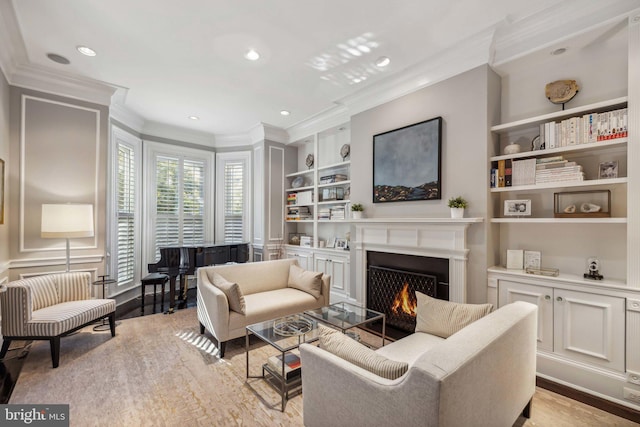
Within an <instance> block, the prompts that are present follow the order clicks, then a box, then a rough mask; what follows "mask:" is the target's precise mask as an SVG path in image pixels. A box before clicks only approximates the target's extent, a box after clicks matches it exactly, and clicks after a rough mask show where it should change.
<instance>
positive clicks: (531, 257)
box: [524, 251, 541, 270]
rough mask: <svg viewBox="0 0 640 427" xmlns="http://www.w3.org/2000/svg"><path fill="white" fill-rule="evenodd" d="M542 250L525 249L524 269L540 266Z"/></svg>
mask: <svg viewBox="0 0 640 427" xmlns="http://www.w3.org/2000/svg"><path fill="white" fill-rule="evenodd" d="M540 258H541V254H540V251H524V269H525V270H526V269H527V268H536V269H539V268H540Z"/></svg>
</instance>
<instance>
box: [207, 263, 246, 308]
mask: <svg viewBox="0 0 640 427" xmlns="http://www.w3.org/2000/svg"><path fill="white" fill-rule="evenodd" d="M213 285H214V286H215V287H216V288H218V289H220V290H221V291H222V292H224V294H225V295H226V296H227V301H229V309H231V310H233V311H235V312H236V313H241V314H244V311H245V302H244V296H243V295H242V291H241V290H240V286H238V284H237V283H233V282H229V281H228V280H227V279H225V278H224V277H222V276H221V275H219V274H218V273H216V272H214V273H213Z"/></svg>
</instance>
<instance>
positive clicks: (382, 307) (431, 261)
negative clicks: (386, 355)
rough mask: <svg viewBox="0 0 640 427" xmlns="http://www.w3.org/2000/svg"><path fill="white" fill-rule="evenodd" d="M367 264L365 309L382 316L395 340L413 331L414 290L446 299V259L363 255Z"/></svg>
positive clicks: (398, 255) (374, 254)
mask: <svg viewBox="0 0 640 427" xmlns="http://www.w3.org/2000/svg"><path fill="white" fill-rule="evenodd" d="M367 261H368V262H367V263H368V268H367V297H366V300H367V308H370V309H372V310H376V311H379V312H382V313H384V314H385V315H386V322H387V331H388V332H390V334H391V335H392V336H393V335H395V338H400V337H402V336H405V335H407V334H409V333H413V331H414V330H415V326H416V305H417V299H416V291H417V292H421V293H423V294H426V295H429V296H431V297H434V298H440V299H445V300H448V299H449V294H448V286H447V282H448V265H449V264H448V260H446V259H442V258H431V257H422V256H414V255H404V254H388V253H382V252H367Z"/></svg>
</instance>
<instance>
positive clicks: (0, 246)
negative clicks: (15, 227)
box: [0, 72, 11, 283]
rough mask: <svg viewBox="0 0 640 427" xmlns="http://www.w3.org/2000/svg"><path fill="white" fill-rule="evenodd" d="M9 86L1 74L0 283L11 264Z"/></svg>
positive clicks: (6, 275) (6, 274)
mask: <svg viewBox="0 0 640 427" xmlns="http://www.w3.org/2000/svg"><path fill="white" fill-rule="evenodd" d="M9 99H10V97H9V84H8V83H7V79H6V78H5V77H4V74H3V73H2V72H0V159H2V160H4V161H5V165H4V166H5V170H4V177H2V179H1V180H0V183H2V184H1V185H2V188H0V204H3V208H4V220H3V221H2V224H0V283H1V282H2V281H4V280H5V279H6V278H7V277H8V270H7V269H8V263H9V224H10V222H9V221H10V220H11V217H10V216H9V197H8V194H9V186H8V185H7V183H6V182H5V181H6V177H7V170H8V168H9V162H8V160H9Z"/></svg>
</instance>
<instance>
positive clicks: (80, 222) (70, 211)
mask: <svg viewBox="0 0 640 427" xmlns="http://www.w3.org/2000/svg"><path fill="white" fill-rule="evenodd" d="M40 233H41V236H42V237H50V238H67V239H69V238H74V237H93V205H74V204H64V205H62V204H61V205H49V204H45V205H42V227H41V229H40Z"/></svg>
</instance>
